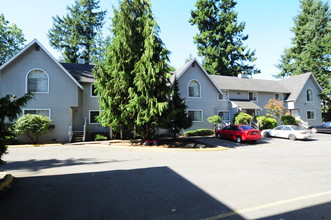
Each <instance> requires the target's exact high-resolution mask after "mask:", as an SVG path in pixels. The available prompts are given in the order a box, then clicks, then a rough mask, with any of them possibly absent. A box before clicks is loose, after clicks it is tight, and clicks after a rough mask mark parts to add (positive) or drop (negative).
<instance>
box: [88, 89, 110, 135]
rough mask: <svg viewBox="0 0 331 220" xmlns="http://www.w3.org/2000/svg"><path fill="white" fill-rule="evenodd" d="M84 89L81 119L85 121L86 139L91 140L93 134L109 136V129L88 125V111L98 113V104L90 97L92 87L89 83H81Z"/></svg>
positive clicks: (96, 100)
mask: <svg viewBox="0 0 331 220" xmlns="http://www.w3.org/2000/svg"><path fill="white" fill-rule="evenodd" d="M82 85H83V87H84V91H83V102H84V104H83V118H82V120H84V118H85V117H86V119H87V138H89V139H90V138H91V137H92V135H93V133H97V132H102V133H104V132H106V133H108V134H109V127H102V126H101V125H100V124H94V123H90V111H98V110H99V102H98V97H96V96H92V91H91V89H92V87H91V83H83V84H82Z"/></svg>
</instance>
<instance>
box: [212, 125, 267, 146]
mask: <svg viewBox="0 0 331 220" xmlns="http://www.w3.org/2000/svg"><path fill="white" fill-rule="evenodd" d="M215 134H216V138H227V139H231V140H235V141H237V142H238V143H241V142H242V141H252V142H256V141H257V140H260V139H261V138H262V135H261V132H260V131H259V130H257V129H254V128H252V127H251V126H249V125H229V126H226V127H224V128H222V129H220V130H217V131H216V132H215Z"/></svg>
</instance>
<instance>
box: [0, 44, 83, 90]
mask: <svg viewBox="0 0 331 220" xmlns="http://www.w3.org/2000/svg"><path fill="white" fill-rule="evenodd" d="M35 44H37V45H38V46H39V47H40V48H41V49H42V50H44V51H45V53H46V54H47V55H48V56H49V57H50V58H51V59H52V60H53V61H54V62H55V63H56V64H57V65H58V66H59V67H60V68H61V69H62V70H63V72H64V73H65V74H66V75H68V76H69V78H70V79H71V80H72V81H73V82H74V83H75V84H76V85H77V86H78V87H79V88H81V89H83V86H82V85H81V84H79V82H78V81H77V80H76V79H75V78H74V77H73V76H72V75H71V74H70V73H69V72H68V71H67V70H66V69H65V68H64V67H63V66H62V65H61V64H60V63H59V61H58V60H56V59H55V58H54V57H53V56H52V55H51V54H50V53H49V52H48V50H47V49H46V48H45V47H44V46H43V45H42V44H41V43H40V42H39V41H38V40H37V39H34V40H33V41H31V42H30V43H29V44H28V45H26V46H25V47H24V48H23V49H22V50H20V51H19V52H18V53H17V54H15V55H14V56H13V57H12V58H10V59H9V60H8V61H7V62H5V63H4V64H3V65H1V66H0V71H1V70H2V69H4V68H5V67H6V66H8V65H9V64H10V63H12V62H13V61H14V60H16V59H17V58H18V57H19V56H21V55H22V54H23V53H24V52H25V51H27V50H28V49H29V48H30V47H32V46H33V45H35Z"/></svg>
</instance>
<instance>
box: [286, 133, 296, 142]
mask: <svg viewBox="0 0 331 220" xmlns="http://www.w3.org/2000/svg"><path fill="white" fill-rule="evenodd" d="M288 138H289V139H290V140H291V141H295V139H297V138H296V137H295V135H294V134H290V135H289V136H288Z"/></svg>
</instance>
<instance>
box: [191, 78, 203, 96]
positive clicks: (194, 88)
mask: <svg viewBox="0 0 331 220" xmlns="http://www.w3.org/2000/svg"><path fill="white" fill-rule="evenodd" d="M188 97H189V98H200V97H201V88H200V83H199V82H198V81H196V80H191V81H190V82H189V83H188Z"/></svg>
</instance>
